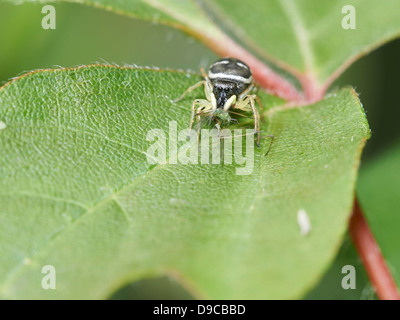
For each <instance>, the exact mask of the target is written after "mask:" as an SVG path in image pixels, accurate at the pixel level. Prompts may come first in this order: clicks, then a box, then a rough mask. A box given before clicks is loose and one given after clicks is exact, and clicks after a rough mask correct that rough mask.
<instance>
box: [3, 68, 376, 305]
mask: <svg viewBox="0 0 400 320" xmlns="http://www.w3.org/2000/svg"><path fill="white" fill-rule="evenodd" d="M198 79H199V78H198V76H197V75H192V74H186V73H181V72H173V71H162V70H148V69H134V68H117V67H105V66H103V67H102V66H92V67H85V68H78V69H64V70H47V71H40V72H34V73H31V74H29V75H27V76H24V77H21V78H19V79H17V80H15V81H13V82H11V83H9V84H8V85H6V86H5V87H3V88H2V89H1V90H0V121H1V124H2V126H1V130H0V154H1V155H2V156H1V157H0V177H1V179H0V203H1V210H0V250H1V251H0V253H1V254H0V296H1V297H2V298H104V297H107V296H109V295H110V294H111V293H112V292H113V291H115V290H116V289H118V288H119V287H121V286H122V285H124V284H126V283H128V282H129V281H133V280H135V279H139V278H143V277H151V276H155V275H161V274H168V275H172V276H175V277H177V278H178V279H179V280H180V281H182V283H183V284H184V285H185V286H186V287H187V288H189V289H190V291H191V292H192V293H193V294H195V296H196V297H208V298H224V299H230V298H236V299H240V298H295V297H299V296H301V295H304V294H305V293H306V291H307V290H308V289H310V288H311V287H312V286H313V285H314V284H315V283H316V282H317V281H318V280H319V278H320V277H321V275H322V274H323V273H324V271H325V270H326V269H327V267H328V266H329V264H330V262H331V261H332V259H333V258H334V256H335V254H336V253H337V250H338V248H339V246H340V243H341V240H342V236H343V234H344V232H345V230H346V227H347V220H348V217H349V213H350V211H351V206H352V200H353V191H354V185H355V180H356V173H357V168H358V163H359V158H360V152H361V149H362V146H363V145H364V142H365V139H366V138H367V137H368V135H369V129H368V124H367V122H366V119H365V115H364V112H363V109H362V107H361V105H360V103H359V100H358V98H357V96H356V95H355V93H354V91H352V90H351V89H343V90H341V91H338V92H337V93H334V94H332V95H331V96H329V97H327V98H326V99H325V100H323V101H321V102H319V103H317V104H314V105H310V106H302V107H299V108H293V107H289V106H288V105H276V104H277V103H278V102H279V100H277V99H276V98H273V97H271V96H267V95H265V94H261V95H260V96H261V99H262V100H263V103H264V104H265V105H266V106H268V108H267V109H268V111H267V112H266V118H267V120H268V121H267V122H268V124H267V123H263V125H262V128H263V130H264V132H263V134H274V135H275V140H274V142H273V145H272V149H271V151H270V152H269V154H268V155H267V156H264V153H265V151H266V150H267V149H268V145H269V140H268V139H263V140H262V145H261V148H260V149H258V148H255V159H254V161H255V162H254V170H253V172H252V174H250V175H237V174H236V169H237V168H238V167H241V166H242V165H238V164H231V165H225V164H219V165H196V164H191V165H183V164H163V165H154V164H149V162H148V161H147V159H146V155H145V153H146V152H147V150H148V148H149V146H150V145H151V144H152V142H149V141H147V140H146V134H147V133H148V132H149V130H150V129H154V128H159V129H161V130H164V132H166V134H168V128H169V122H170V121H177V124H178V129H182V128H186V127H187V125H188V120H189V117H190V105H191V101H192V100H193V99H194V98H195V97H202V96H203V95H204V93H203V92H202V91H201V90H200V89H199V90H197V91H195V92H193V93H191V94H190V95H188V96H187V98H186V99H184V100H183V101H181V102H180V103H177V104H175V103H173V102H172V101H171V99H173V98H175V97H177V96H179V95H180V93H182V92H183V91H184V89H185V88H187V87H188V86H189V85H192V84H194V83H196V82H197V81H198ZM301 209H302V210H304V211H305V212H306V213H307V215H308V217H309V219H310V222H311V225H312V230H311V232H310V233H309V234H307V235H302V234H301V231H300V227H299V225H298V222H297V214H298V212H299V210H301ZM44 265H52V266H54V267H55V268H56V272H57V289H56V290H44V289H42V287H41V280H42V277H43V276H44V275H43V274H42V273H41V270H42V267H43V266H44Z"/></svg>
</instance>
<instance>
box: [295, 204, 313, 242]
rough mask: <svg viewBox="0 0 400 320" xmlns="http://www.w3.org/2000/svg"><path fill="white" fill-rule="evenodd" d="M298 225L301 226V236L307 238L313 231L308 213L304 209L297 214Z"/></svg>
mask: <svg viewBox="0 0 400 320" xmlns="http://www.w3.org/2000/svg"><path fill="white" fill-rule="evenodd" d="M297 223H298V224H299V226H300V233H301V235H303V236H305V235H307V234H308V233H309V232H310V231H311V223H310V219H309V218H308V215H307V212H306V211H305V210H304V209H300V210H299V211H298V212H297Z"/></svg>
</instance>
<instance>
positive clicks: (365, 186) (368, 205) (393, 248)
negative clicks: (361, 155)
mask: <svg viewBox="0 0 400 320" xmlns="http://www.w3.org/2000/svg"><path fill="white" fill-rule="evenodd" d="M399 163H400V145H397V146H396V147H393V148H392V150H390V151H389V152H386V154H384V155H383V156H380V157H379V158H378V159H376V160H374V161H373V162H372V163H368V165H366V166H365V167H363V168H362V170H361V172H360V179H359V181H358V183H357V193H358V196H359V199H360V203H361V205H362V207H363V210H364V213H365V216H366V218H367V220H368V223H369V225H370V228H371V229H372V232H373V234H374V236H375V237H376V240H377V242H378V243H379V246H380V248H381V251H382V254H383V256H384V257H385V260H386V262H387V263H388V267H389V268H390V269H391V271H392V275H393V277H394V279H395V280H396V283H397V285H398V286H400V277H399V270H400V254H399V248H398V244H399V240H400V237H399V225H400V216H399V212H400V203H399V190H400V170H399Z"/></svg>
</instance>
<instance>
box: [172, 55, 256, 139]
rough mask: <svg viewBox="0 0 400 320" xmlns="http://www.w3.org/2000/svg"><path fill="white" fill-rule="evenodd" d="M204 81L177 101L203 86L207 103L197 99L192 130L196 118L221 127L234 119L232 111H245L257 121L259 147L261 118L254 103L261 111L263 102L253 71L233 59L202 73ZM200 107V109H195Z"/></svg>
mask: <svg viewBox="0 0 400 320" xmlns="http://www.w3.org/2000/svg"><path fill="white" fill-rule="evenodd" d="M201 73H202V75H203V77H204V80H203V81H200V82H198V83H196V84H195V85H193V86H191V87H190V88H188V89H187V90H186V91H185V92H184V93H183V94H182V95H181V96H180V97H179V98H178V99H176V100H174V102H177V101H179V100H181V99H182V98H183V97H184V96H185V95H186V94H187V93H188V92H191V91H193V90H194V89H196V88H198V87H200V86H201V85H204V92H205V95H206V98H207V99H196V100H194V101H193V104H192V115H191V118H190V124H189V129H191V128H192V126H193V122H194V120H195V117H197V120H198V121H200V119H201V116H209V117H211V118H212V119H213V120H215V121H216V122H217V124H216V126H217V128H218V129H219V128H220V125H228V124H229V123H230V122H231V121H232V118H231V116H230V115H229V112H231V111H230V109H231V108H234V109H239V110H242V111H251V112H252V113H253V118H254V131H255V133H257V146H259V145H260V114H259V112H258V110H257V108H256V105H255V101H257V103H258V105H259V106H260V108H261V109H262V105H261V102H260V100H259V98H258V97H257V95H256V94H254V89H255V88H256V87H255V85H254V82H253V77H252V74H251V70H250V68H249V67H248V66H247V65H246V64H245V63H244V62H242V61H240V60H238V59H234V58H224V59H220V60H218V61H216V62H215V63H213V64H212V65H211V66H210V69H209V71H208V74H206V73H205V72H204V70H203V69H202V70H201ZM196 106H197V109H196Z"/></svg>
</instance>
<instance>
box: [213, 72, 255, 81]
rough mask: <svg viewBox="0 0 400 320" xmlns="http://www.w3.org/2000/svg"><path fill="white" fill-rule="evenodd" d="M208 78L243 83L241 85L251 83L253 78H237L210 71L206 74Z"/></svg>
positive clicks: (232, 75)
mask: <svg viewBox="0 0 400 320" xmlns="http://www.w3.org/2000/svg"><path fill="white" fill-rule="evenodd" d="M208 77H209V78H210V79H221V80H232V81H239V82H243V83H251V81H252V80H253V77H250V78H245V77H242V76H237V75H234V74H226V73H222V72H218V73H213V72H211V71H209V72H208Z"/></svg>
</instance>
